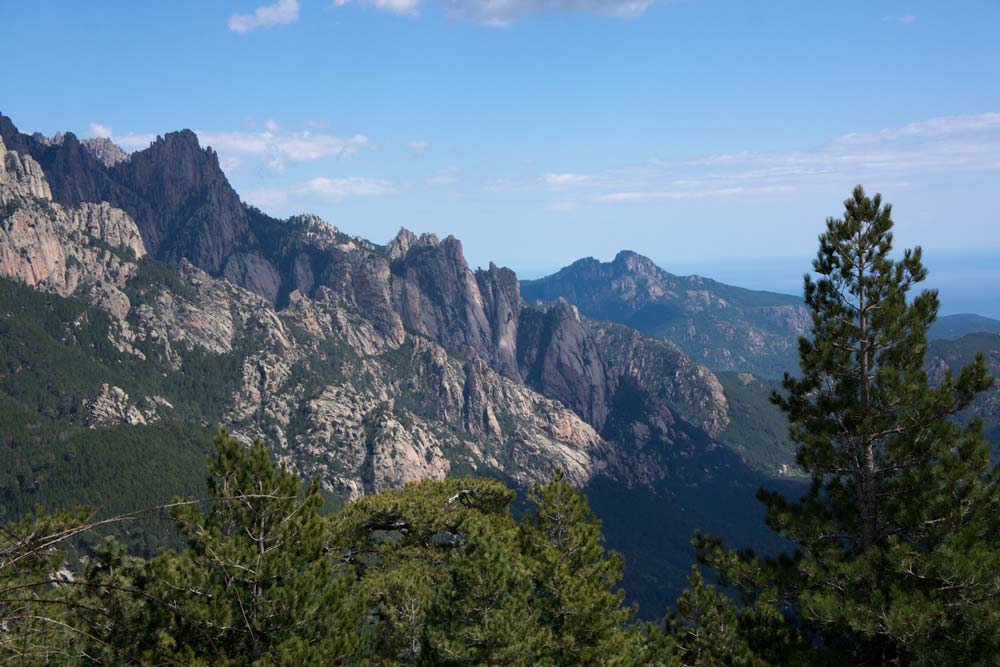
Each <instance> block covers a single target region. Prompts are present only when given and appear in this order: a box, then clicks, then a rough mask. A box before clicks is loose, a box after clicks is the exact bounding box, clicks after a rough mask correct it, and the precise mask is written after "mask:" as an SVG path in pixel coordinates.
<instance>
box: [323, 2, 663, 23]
mask: <svg viewBox="0 0 1000 667" xmlns="http://www.w3.org/2000/svg"><path fill="white" fill-rule="evenodd" d="M421 2H422V0H333V6H334V7H343V6H344V5H348V4H351V3H356V4H360V5H367V6H369V7H373V8H375V9H377V10H379V11H383V12H389V13H393V14H404V15H410V16H415V15H417V14H419V12H420V6H421ZM654 2H656V0H437V4H438V6H440V8H441V10H442V12H443V13H444V15H445V18H447V19H448V20H450V21H468V22H472V23H480V24H483V25H490V26H497V27H504V26H508V25H510V24H511V23H513V22H514V21H517V20H519V19H523V18H526V17H528V16H532V15H534V14H542V13H547V12H577V13H587V14H600V15H604V16H610V17H614V18H619V19H634V18H637V17H639V16H641V15H642V14H644V13H645V12H646V10H647V9H649V8H650V6H652V5H653V3H654Z"/></svg>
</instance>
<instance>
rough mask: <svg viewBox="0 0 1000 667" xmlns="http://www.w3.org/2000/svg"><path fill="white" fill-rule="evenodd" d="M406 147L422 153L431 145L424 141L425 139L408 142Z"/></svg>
mask: <svg viewBox="0 0 1000 667" xmlns="http://www.w3.org/2000/svg"><path fill="white" fill-rule="evenodd" d="M406 145H407V146H408V147H409V148H411V149H413V150H415V151H422V150H424V149H425V148H427V147H428V146H430V144H429V143H427V142H426V141H424V140H423V139H414V140H413V141H408V142H407V143H406Z"/></svg>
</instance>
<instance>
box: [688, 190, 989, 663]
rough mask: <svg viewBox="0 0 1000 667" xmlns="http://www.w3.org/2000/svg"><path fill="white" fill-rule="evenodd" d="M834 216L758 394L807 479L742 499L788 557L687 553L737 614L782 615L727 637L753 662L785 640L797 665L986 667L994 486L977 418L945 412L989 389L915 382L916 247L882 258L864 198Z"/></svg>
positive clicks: (980, 370)
mask: <svg viewBox="0 0 1000 667" xmlns="http://www.w3.org/2000/svg"><path fill="white" fill-rule="evenodd" d="M845 206H846V212H845V216H844V219H843V220H836V219H832V218H831V219H829V220H828V221H827V231H826V232H825V233H824V234H823V235H822V236H821V237H820V250H819V254H818V257H817V259H816V260H815V261H814V263H813V268H814V270H815V272H816V274H818V279H816V280H813V279H812V278H811V277H809V276H807V277H806V281H805V297H806V303H807V305H808V306H809V308H810V310H811V311H812V315H813V327H812V332H811V337H810V338H803V339H802V340H801V341H800V365H801V368H802V377H801V378H791V377H787V376H786V379H785V382H784V387H785V393H784V394H776V395H775V398H774V400H775V402H776V403H777V404H778V405H779V407H781V408H782V409H783V410H784V411H785V412H786V413H787V414H788V417H789V420H790V421H791V434H792V438H793V439H794V440H795V442H796V443H798V445H799V448H798V457H797V458H798V462H799V464H800V465H801V466H802V468H803V469H804V470H805V471H806V472H808V473H809V474H810V475H811V477H812V485H811V488H810V490H809V492H808V493H806V495H805V496H803V497H802V498H801V499H799V500H790V499H788V498H786V497H785V496H783V495H781V494H779V493H775V492H763V491H762V492H761V493H760V494H759V497H760V499H761V500H762V501H763V502H764V504H765V506H766V507H767V512H768V516H767V521H768V525H770V526H771V527H772V529H774V530H775V531H777V532H779V533H780V534H781V535H783V536H784V537H786V538H787V539H790V540H792V541H793V542H795V543H796V545H797V546H798V551H797V552H796V554H795V557H794V558H781V559H778V560H773V559H761V558H758V557H757V556H755V555H754V554H753V553H751V552H739V553H733V552H727V551H725V550H724V549H723V548H722V546H721V544H720V543H719V542H717V541H714V540H710V539H699V541H698V546H699V550H700V555H701V558H702V560H703V561H704V562H705V563H707V564H709V565H711V566H712V567H714V568H715V569H716V571H717V572H718V573H719V575H720V577H721V581H722V582H723V583H725V584H727V585H731V586H734V587H735V588H736V589H737V590H739V591H741V593H742V596H743V603H744V606H743V607H742V608H741V610H740V612H739V614H738V615H743V616H744V617H747V618H750V617H753V616H754V615H759V614H760V613H762V612H766V611H768V610H772V611H773V610H774V609H779V610H781V611H782V614H783V615H784V617H785V618H786V619H787V622H786V623H785V626H786V627H785V628H784V629H782V628H781V627H780V626H775V627H774V628H773V632H771V635H772V639H771V641H757V642H756V644H755V642H754V641H752V640H753V635H747V634H745V635H744V637H745V638H747V641H748V645H751V646H752V647H753V646H755V645H756V650H755V653H756V655H757V656H758V657H761V658H767V657H768V653H769V652H772V653H773V651H774V649H775V646H782V647H784V648H783V649H782V654H785V655H786V656H787V655H794V654H795V653H796V652H795V649H794V647H795V645H796V643H797V641H798V640H796V639H795V637H796V635H798V636H799V637H800V638H801V642H802V643H801V644H800V647H801V649H802V652H801V653H799V654H798V655H799V657H800V658H801V656H802V655H805V654H806V653H808V654H809V655H810V656H811V657H810V658H809V664H857V665H866V666H867V665H886V666H888V665H903V664H905V665H914V664H916V665H954V664H992V663H990V661H991V660H992V659H993V657H994V656H995V655H997V652H998V651H1000V640H998V639H997V638H998V637H1000V568H998V567H997V563H1000V488H998V482H1000V479H998V473H997V470H996V469H995V468H993V467H992V466H991V464H990V448H989V445H988V443H987V442H986V441H985V439H984V438H983V433H982V426H981V424H980V422H978V421H976V420H973V421H971V422H969V423H968V424H966V425H960V424H958V423H956V422H955V421H954V419H953V416H954V415H956V414H957V413H959V412H961V411H962V410H963V409H965V408H966V407H968V406H969V405H970V404H971V403H972V401H973V399H974V398H975V396H976V394H977V393H978V392H982V391H984V390H985V389H987V388H988V387H989V386H990V385H991V384H992V379H991V378H990V377H989V374H988V372H987V369H986V365H985V362H984V360H983V358H982V356H978V357H977V358H976V359H975V360H974V361H973V362H972V363H971V364H969V365H968V366H966V367H964V368H962V369H961V370H960V371H959V373H958V374H957V375H953V374H952V373H951V372H950V371H948V372H945V373H944V374H943V375H942V377H940V378H939V380H938V382H937V383H936V384H932V383H931V382H930V381H929V378H928V376H927V373H926V372H925V370H924V360H925V353H926V350H927V343H926V332H927V330H928V328H929V326H930V324H931V323H932V322H933V321H934V318H935V315H936V312H937V305H938V303H937V294H936V293H935V292H933V291H924V292H922V293H921V294H919V295H917V296H915V297H913V298H912V299H908V293H909V292H910V290H911V288H912V287H913V286H915V285H916V284H918V283H919V282H920V281H922V280H923V279H924V277H925V275H926V270H925V269H924V267H923V266H922V264H921V261H920V249H919V248H917V249H916V250H915V251H912V252H911V251H907V252H905V253H904V254H903V256H902V257H901V258H900V259H898V260H894V259H893V258H892V256H891V255H890V252H891V250H892V233H891V229H892V225H893V223H892V218H891V209H890V207H889V206H888V205H885V206H883V205H882V203H881V198H880V197H879V196H878V195H876V196H875V197H874V198H871V199H869V198H868V197H867V196H866V195H865V193H864V191H863V190H862V189H861V188H860V187H859V188H857V189H856V190H855V191H854V194H853V196H852V198H851V199H849V200H848V201H847V202H845ZM768 617H769V618H776V617H775V616H774V615H773V614H768ZM753 627H754V628H760V627H761V625H760V624H754V626H753ZM765 627H766V624H765ZM757 636H758V639H759V638H760V637H759V633H758V635H757ZM807 647H808V648H809V650H808V651H806V648H807ZM789 651H791V653H789ZM785 659H786V660H788V658H787V657H786V658H785ZM770 662H772V664H774V663H773V661H770ZM777 664H786V663H785V662H781V661H779V662H777Z"/></svg>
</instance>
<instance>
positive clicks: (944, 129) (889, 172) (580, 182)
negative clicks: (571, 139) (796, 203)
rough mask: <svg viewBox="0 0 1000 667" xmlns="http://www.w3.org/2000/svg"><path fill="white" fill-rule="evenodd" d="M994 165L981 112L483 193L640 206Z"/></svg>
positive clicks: (996, 132) (500, 184) (990, 125)
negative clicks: (820, 143)
mask: <svg viewBox="0 0 1000 667" xmlns="http://www.w3.org/2000/svg"><path fill="white" fill-rule="evenodd" d="M998 165H1000V113H983V114H979V115H966V116H941V117H937V118H930V119H927V120H923V121H919V122H913V123H907V124H905V125H902V126H899V127H895V128H886V129H882V130H878V131H876V132H864V133H854V134H849V135H844V136H841V137H838V138H836V139H834V140H833V141H831V142H830V143H829V144H828V145H827V146H825V147H823V148H819V149H816V150H807V151H806V150H803V151H786V152H771V153H767V152H750V151H736V152H729V153H720V154H715V155H703V156H696V157H692V158H686V159H670V160H663V159H658V160H650V161H648V162H645V163H642V164H637V165H630V166H626V167H623V168H618V169H609V170H606V171H602V172H595V173H591V174H583V173H574V172H565V173H545V174H542V175H540V176H538V177H537V178H536V179H534V180H526V181H521V182H517V181H494V182H493V183H491V184H490V185H488V186H487V189H488V190H489V191H493V192H512V191H532V190H533V191H537V192H565V193H572V194H573V197H572V199H573V200H576V201H578V202H579V201H583V200H587V199H589V200H591V201H599V202H644V201H646V202H648V201H668V200H688V199H706V198H721V197H739V196H751V195H766V194H776V193H787V192H793V191H802V190H816V189H828V188H833V189H843V188H845V187H847V188H849V187H850V186H852V185H854V184H856V183H869V184H871V183H880V184H886V185H892V186H898V187H903V186H900V185H899V184H901V183H906V184H909V185H907V186H906V187H910V186H911V185H912V184H913V183H914V181H918V180H919V179H920V178H927V177H931V176H933V175H940V174H945V173H954V174H959V173H961V174H973V173H981V172H987V171H989V172H991V173H992V172H993V171H994V170H995V169H996V168H997V166H998ZM557 204H558V202H557ZM552 206H553V204H550V205H549V208H550V210H551V207H552Z"/></svg>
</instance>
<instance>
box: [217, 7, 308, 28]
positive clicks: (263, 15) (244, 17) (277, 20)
mask: <svg viewBox="0 0 1000 667" xmlns="http://www.w3.org/2000/svg"><path fill="white" fill-rule="evenodd" d="M298 20H299V0H278V1H277V2H275V3H274V4H273V5H263V6H261V7H258V8H257V9H255V10H254V11H253V13H252V14H233V15H232V16H230V17H229V29H230V30H232V31H233V32H238V33H247V32H250V31H251V30H256V29H258V28H273V27H274V26H276V25H286V24H288V23H294V22H295V21H298Z"/></svg>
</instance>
